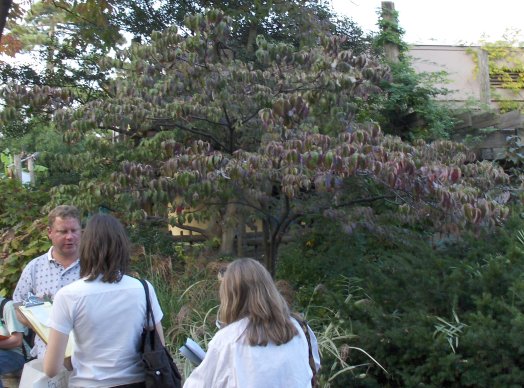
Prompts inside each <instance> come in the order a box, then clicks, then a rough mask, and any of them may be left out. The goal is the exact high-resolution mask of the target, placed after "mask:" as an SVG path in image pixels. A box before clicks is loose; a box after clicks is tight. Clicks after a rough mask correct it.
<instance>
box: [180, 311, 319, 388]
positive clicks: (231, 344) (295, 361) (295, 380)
mask: <svg viewBox="0 0 524 388" xmlns="http://www.w3.org/2000/svg"><path fill="white" fill-rule="evenodd" d="M292 321H293V324H294V325H295V326H296V328H297V331H298V335H296V336H295V337H294V338H293V339H292V340H291V341H289V342H288V343H286V344H282V345H278V346H277V345H275V344H272V343H269V344H268V345H267V346H251V345H249V344H248V343H247V341H246V338H245V334H244V332H245V329H246V327H247V323H248V318H244V319H241V320H240V321H237V322H233V323H231V324H229V325H227V326H226V327H224V328H223V329H221V330H219V331H218V332H217V333H216V334H215V336H214V337H213V339H212V340H211V341H210V342H209V348H208V351H207V353H206V356H205V358H204V360H203V361H202V363H201V364H200V365H199V366H198V367H197V368H195V370H193V373H191V375H190V376H189V377H188V378H187V380H186V382H185V384H184V388H203V387H206V388H208V387H212V388H219V387H224V388H225V387H227V388H236V387H238V388H247V387H249V388H267V387H271V388H279V387H281V388H308V387H311V377H312V376H313V372H312V371H311V367H310V366H309V348H308V342H307V339H306V336H305V334H304V331H303V330H302V328H301V327H300V325H299V324H298V322H297V321H295V320H294V319H292ZM310 337H311V342H312V347H313V354H314V357H315V363H316V364H317V369H318V368H319V367H320V357H319V355H318V345H317V339H316V337H315V335H314V334H313V332H312V331H310Z"/></svg>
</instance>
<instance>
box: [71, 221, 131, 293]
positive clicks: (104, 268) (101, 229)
mask: <svg viewBox="0 0 524 388" xmlns="http://www.w3.org/2000/svg"><path fill="white" fill-rule="evenodd" d="M129 245H130V244H129V239H128V237H127V234H126V231H125V229H124V227H123V226H122V224H121V223H120V221H118V220H117V219H116V218H115V217H113V216H111V215H109V214H95V215H94V216H93V217H91V219H90V220H89V221H88V223H87V225H86V228H85V230H84V233H83V234H82V240H81V241H80V277H86V278H87V279H86V280H94V279H96V278H97V277H98V276H100V275H101V276H102V281H103V282H104V283H117V282H119V281H120V280H121V279H122V276H124V274H125V273H126V272H127V268H128V266H129V262H130V253H129V252H130V251H129Z"/></svg>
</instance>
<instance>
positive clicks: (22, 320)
mask: <svg viewBox="0 0 524 388" xmlns="http://www.w3.org/2000/svg"><path fill="white" fill-rule="evenodd" d="M15 311H16V319H18V321H19V322H20V323H21V324H22V325H24V326H26V327H31V325H30V324H29V321H28V320H27V318H26V317H25V315H24V314H22V312H21V311H20V310H19V309H18V306H17V307H15Z"/></svg>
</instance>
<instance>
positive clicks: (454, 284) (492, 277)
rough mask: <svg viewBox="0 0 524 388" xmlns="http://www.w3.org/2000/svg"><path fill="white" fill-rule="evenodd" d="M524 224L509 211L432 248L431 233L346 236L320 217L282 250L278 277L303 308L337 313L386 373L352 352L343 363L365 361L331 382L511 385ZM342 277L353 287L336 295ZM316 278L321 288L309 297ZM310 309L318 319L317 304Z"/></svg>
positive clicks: (516, 363) (516, 366)
mask: <svg viewBox="0 0 524 388" xmlns="http://www.w3.org/2000/svg"><path fill="white" fill-rule="evenodd" d="M514 213H515V214H518V213H519V212H518V209H516V211H515V212H514ZM522 226H523V221H522V219H520V218H519V217H517V216H514V217H513V218H512V219H511V220H510V221H509V222H508V224H507V226H506V227H504V228H501V229H499V230H497V231H496V232H495V233H493V234H491V235H488V234H486V235H484V234H480V235H467V234H465V235H463V236H461V238H460V239H457V238H455V239H449V240H448V241H442V242H441V243H440V244H438V245H435V244H432V243H431V242H432V241H433V242H434V240H433V239H431V238H430V237H431V236H429V235H426V234H423V233H420V232H417V233H408V232H405V231H400V230H396V231H395V229H394V228H391V229H390V234H389V235H387V236H386V235H384V234H382V233H379V232H377V231H375V233H373V234H372V233H369V231H367V232H363V231H360V232H359V231H355V232H354V233H353V234H352V235H351V236H350V237H349V238H348V236H347V235H345V234H342V233H341V231H340V230H339V229H337V227H336V226H335V225H329V223H327V222H322V226H321V227H317V228H314V230H313V232H312V233H310V234H308V235H307V236H304V238H302V239H299V240H297V241H295V242H293V243H290V244H288V245H287V246H286V247H285V249H283V251H282V255H281V259H280V266H279V271H278V276H279V277H281V278H286V279H294V281H295V286H296V288H297V290H298V295H297V302H298V303H299V304H300V305H301V306H308V305H310V304H314V305H317V306H322V308H323V310H326V311H327V310H330V309H331V310H337V311H338V314H339V315H338V316H339V319H338V320H337V321H336V324H337V325H339V326H340V327H341V329H344V328H345V329H346V330H350V331H351V333H353V334H354V337H353V338H352V340H351V341H350V344H351V345H352V346H355V347H359V348H362V349H364V350H366V352H368V353H369V354H370V355H371V356H373V357H374V358H375V359H376V360H377V361H378V363H380V364H381V365H382V366H383V367H384V368H385V370H387V373H386V372H385V371H384V370H382V369H381V368H380V367H378V366H377V365H376V364H374V363H370V362H369V359H368V358H367V357H366V356H365V355H364V354H362V353H359V352H351V353H350V356H349V359H348V363H349V364H351V365H365V366H366V367H365V368H364V369H363V370H362V369H361V370H360V371H358V373H352V374H345V375H341V376H339V378H337V379H336V380H335V381H334V382H333V383H332V386H340V387H343V386H358V387H379V386H380V387H415V386H417V387H418V386H424V387H495V386H497V387H502V386H503V387H513V386H514V387H517V386H520V384H521V382H522V381H524V380H523V372H524V368H523V367H522V361H521V360H522V355H523V354H522V352H523V351H524V347H523V346H522V345H521V344H522V343H523V339H524V338H522V337H523V336H524V334H522V333H523V331H522V325H523V323H524V317H523V316H522V311H523V310H522V307H523V305H522V304H523V301H524V277H523V276H524V275H522V273H524V245H522V244H521V243H520V242H519V241H518V238H517V233H515V231H516V230H520V229H522ZM437 247H438V248H437ZM342 276H343V278H342ZM348 278H351V279H353V285H354V288H353V290H352V291H351V292H345V293H344V292H341V290H340V288H339V286H340V282H341V279H348ZM318 284H322V289H324V290H325V292H323V293H317V294H315V298H314V300H313V301H312V300H310V297H309V296H308V295H309V293H310V292H311V289H312V288H314V287H319V286H318ZM348 295H353V296H352V298H350V300H349V301H348V300H347V296H348ZM311 313H313V314H311ZM311 313H310V315H309V318H310V319H313V320H314V319H315V317H320V318H322V312H321V310H320V309H319V310H317V311H315V310H311ZM328 365H329V363H328Z"/></svg>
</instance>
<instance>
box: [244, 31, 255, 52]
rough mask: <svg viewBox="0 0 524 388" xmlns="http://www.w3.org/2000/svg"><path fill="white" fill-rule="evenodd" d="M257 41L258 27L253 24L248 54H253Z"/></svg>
mask: <svg viewBox="0 0 524 388" xmlns="http://www.w3.org/2000/svg"><path fill="white" fill-rule="evenodd" d="M256 39H257V25H256V24H252V25H251V26H250V27H249V34H248V36H247V44H246V50H247V52H248V53H253V52H254V51H255V43H256Z"/></svg>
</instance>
